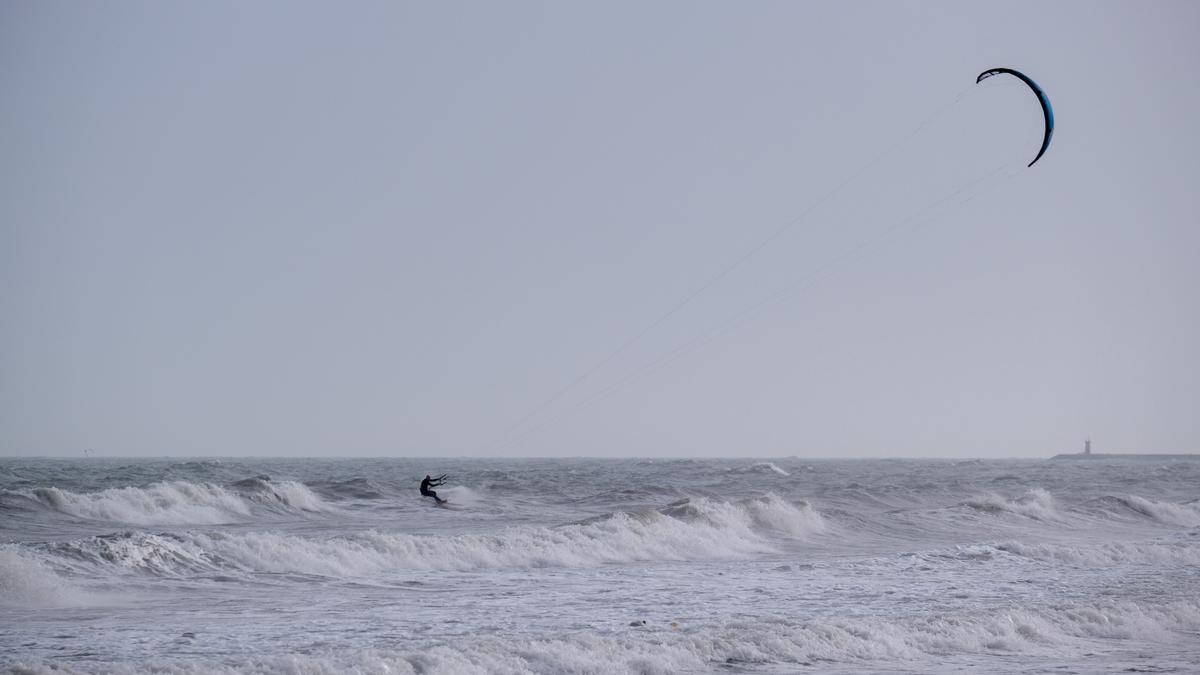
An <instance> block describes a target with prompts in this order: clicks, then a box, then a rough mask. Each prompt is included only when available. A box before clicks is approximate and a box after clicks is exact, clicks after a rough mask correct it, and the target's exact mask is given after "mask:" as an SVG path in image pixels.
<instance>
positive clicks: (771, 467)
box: [754, 462, 791, 476]
mask: <svg viewBox="0 0 1200 675" xmlns="http://www.w3.org/2000/svg"><path fill="white" fill-rule="evenodd" d="M754 468H756V469H766V470H768V471H774V472H775V473H777V474H779V475H780V476H790V475H791V474H790V473H788V472H786V471H784V470H783V469H781V468H779V466H778V465H776V464H775V463H774V462H759V463H758V464H755V465H754Z"/></svg>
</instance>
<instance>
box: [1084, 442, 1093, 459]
mask: <svg viewBox="0 0 1200 675" xmlns="http://www.w3.org/2000/svg"><path fill="white" fill-rule="evenodd" d="M1083 454H1085V455H1090V454H1092V439H1090V438H1089V439H1086V440H1084V442H1083Z"/></svg>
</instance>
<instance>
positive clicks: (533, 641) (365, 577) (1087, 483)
mask: <svg viewBox="0 0 1200 675" xmlns="http://www.w3.org/2000/svg"><path fill="white" fill-rule="evenodd" d="M426 473H434V474H440V473H449V474H450V479H449V481H448V484H447V486H446V487H445V488H442V489H441V490H440V492H441V494H443V495H444V496H448V497H449V498H450V499H451V500H452V502H453V503H454V504H455V505H456V506H457V507H458V508H457V509H455V510H450V509H441V508H434V507H433V506H432V505H431V504H430V500H428V499H425V498H422V497H420V496H419V494H418V493H417V490H416V487H417V483H418V482H419V480H420V478H421V477H422V476H424V475H425V474H426ZM0 666H2V667H6V668H8V669H10V670H12V671H14V672H49V671H52V670H55V669H65V670H67V671H68V672H125V671H131V672H144V671H155V672H167V673H170V672H187V673H199V672H247V671H252V672H263V673H275V672H329V673H343V672H389V673H407V672H420V673H523V672H536V673H564V672H575V673H608V672H633V673H667V672H843V671H845V672H850V671H854V672H857V671H885V672H892V671H902V672H905V671H908V672H930V671H934V672H947V671H970V672H995V673H1011V672H1027V673H1042V672H1045V673H1060V672H1094V671H1125V670H1129V669H1136V670H1138V671H1143V672H1147V671H1148V672H1170V671H1200V463H1189V462H1179V463H1174V464H1171V463H1163V462H1131V461H1089V462H1061V461H1060V462H1055V461H987V462H980V461H972V462H950V461H939V462H935V461H899V460H897V461H877V460H871V461H866V460H863V461H813V460H801V459H784V460H778V459H777V460H773V461H772V462H758V461H753V460H725V461H707V460H704V461H701V460H678V461H667V460H662V461H638V460H620V461H602V460H536V461H535V460H462V459H457V460H337V461H334V460H328V461H327V460H245V461H243V460H221V461H209V460H204V461H176V460H151V461H147V460H120V459H114V460H103V459H90V460H82V461H51V460H0Z"/></svg>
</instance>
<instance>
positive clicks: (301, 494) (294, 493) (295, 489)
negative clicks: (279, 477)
mask: <svg viewBox="0 0 1200 675" xmlns="http://www.w3.org/2000/svg"><path fill="white" fill-rule="evenodd" d="M259 494H260V495H266V496H268V498H269V499H273V500H275V501H278V502H279V503H280V504H283V505H284V506H288V507H291V508H294V509H300V510H301V511H325V510H327V509H328V507H327V506H326V504H325V502H324V501H323V500H322V499H321V498H320V497H318V496H317V495H316V494H315V493H314V492H313V491H312V490H309V489H308V486H306V485H304V484H303V483H297V482H296V481H291V480H283V481H263V482H262V486H261V489H260V492H259Z"/></svg>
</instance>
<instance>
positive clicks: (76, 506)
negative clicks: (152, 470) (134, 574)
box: [0, 477, 327, 526]
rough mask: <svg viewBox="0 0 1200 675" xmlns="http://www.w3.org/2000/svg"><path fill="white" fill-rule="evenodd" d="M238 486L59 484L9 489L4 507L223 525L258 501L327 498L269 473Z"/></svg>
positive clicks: (298, 507)
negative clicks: (82, 487)
mask: <svg viewBox="0 0 1200 675" xmlns="http://www.w3.org/2000/svg"><path fill="white" fill-rule="evenodd" d="M233 487H235V488H237V491H236V492H235V491H231V490H227V489H225V488H223V487H221V486H219V485H215V484H212V483H191V482H188V481H164V482H160V483H154V484H151V485H149V486H146V487H122V488H109V489H107V490H101V491H98V492H83V493H77V492H71V491H69V490H63V489H60V488H57V487H39V488H33V489H31V490H22V491H6V492H5V493H4V494H3V497H4V499H3V500H2V502H0V503H3V505H4V507H5V508H13V509H22V510H31V509H35V508H44V509H48V510H51V511H56V512H60V513H63V514H66V515H69V516H73V517H76V518H83V519H87V520H95V521H107V522H113V523H122V524H127V525H142V526H147V525H219V524H225V523H235V522H241V521H245V520H247V519H249V518H250V517H251V515H252V513H253V507H254V505H256V504H257V505H262V506H265V507H267V508H268V509H275V510H284V511H308V512H315V511H323V510H326V508H327V507H326V506H325V503H324V502H323V501H322V500H321V498H320V497H318V496H317V495H316V494H314V493H313V492H312V491H311V490H309V489H308V488H307V487H305V486H304V485H303V484H301V483H297V482H294V481H279V482H274V481H271V480H269V479H267V478H265V477H259V478H251V479H247V480H244V481H240V482H238V483H235V484H234V486H233Z"/></svg>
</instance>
